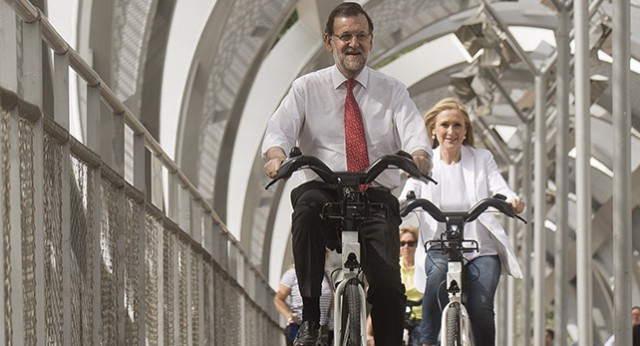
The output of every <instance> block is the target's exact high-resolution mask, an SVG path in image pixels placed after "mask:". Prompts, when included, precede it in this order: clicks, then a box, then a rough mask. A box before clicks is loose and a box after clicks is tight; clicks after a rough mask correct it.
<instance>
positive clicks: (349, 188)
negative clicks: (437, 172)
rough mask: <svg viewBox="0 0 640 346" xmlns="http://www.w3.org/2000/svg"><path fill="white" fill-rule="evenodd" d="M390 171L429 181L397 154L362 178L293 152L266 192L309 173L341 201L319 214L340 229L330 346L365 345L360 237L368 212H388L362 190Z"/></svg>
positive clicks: (382, 160) (373, 166)
mask: <svg viewBox="0 0 640 346" xmlns="http://www.w3.org/2000/svg"><path fill="white" fill-rule="evenodd" d="M389 167H396V168H399V169H402V170H403V171H405V172H407V173H408V174H409V175H411V176H414V177H422V178H424V179H431V178H430V177H428V176H423V175H422V174H420V171H419V170H418V167H416V165H415V164H414V162H413V159H412V157H411V155H410V154H408V153H406V152H402V151H400V152H398V153H396V154H391V155H385V156H383V157H381V158H380V159H378V160H376V161H375V162H374V163H373V164H371V165H370V166H369V168H367V170H366V171H364V172H334V171H332V170H331V169H330V168H329V167H328V166H327V165H325V164H324V163H323V162H322V161H321V160H320V159H318V158H316V157H314V156H305V155H302V153H300V151H299V149H297V148H294V149H292V151H291V153H290V155H289V158H288V159H287V160H285V161H284V162H283V163H282V166H280V169H279V171H278V174H277V175H276V177H275V178H273V180H272V181H271V182H270V183H269V184H268V185H267V186H266V188H269V187H270V186H271V185H273V184H275V182H277V181H279V180H283V179H287V178H289V177H290V176H291V175H292V174H293V173H294V172H295V171H297V170H300V169H311V170H312V171H313V172H314V173H316V174H317V175H318V177H320V179H322V180H323V181H324V182H326V183H328V184H330V185H331V186H335V188H336V191H338V193H339V195H340V196H341V198H340V199H339V200H338V201H337V202H330V203H327V204H325V205H324V206H323V208H322V214H321V217H322V219H330V220H337V221H338V222H339V223H340V234H339V236H340V238H341V246H340V248H339V249H340V252H341V254H342V260H341V264H342V267H341V268H340V270H341V275H342V280H340V281H339V282H337V286H336V288H335V292H334V297H335V299H334V311H335V313H334V344H335V345H342V346H346V345H348V346H361V345H366V344H367V343H366V302H365V291H364V277H363V276H364V275H363V272H362V267H361V260H360V251H361V248H360V242H359V240H358V235H359V232H360V227H359V226H360V223H361V222H363V221H365V220H367V219H369V218H370V217H379V215H374V212H372V210H382V211H384V212H383V214H384V215H382V217H384V218H386V217H387V214H386V213H387V207H386V205H384V204H382V203H374V202H370V201H369V199H368V197H367V192H366V189H361V187H362V186H367V185H369V184H371V183H372V182H373V181H374V180H375V178H376V177H377V176H378V175H379V174H380V173H382V172H383V171H385V170H386V169H387V168H389Z"/></svg>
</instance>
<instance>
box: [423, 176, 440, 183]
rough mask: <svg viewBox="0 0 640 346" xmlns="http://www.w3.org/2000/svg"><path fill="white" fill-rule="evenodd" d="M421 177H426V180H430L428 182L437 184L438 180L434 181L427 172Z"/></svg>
mask: <svg viewBox="0 0 640 346" xmlns="http://www.w3.org/2000/svg"><path fill="white" fill-rule="evenodd" d="M422 178H423V179H427V180H428V181H430V182H432V183H434V184H436V185H438V182H437V181H435V180H434V179H433V178H431V175H429V174H422Z"/></svg>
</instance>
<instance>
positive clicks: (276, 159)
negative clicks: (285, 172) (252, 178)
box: [264, 147, 287, 179]
mask: <svg viewBox="0 0 640 346" xmlns="http://www.w3.org/2000/svg"><path fill="white" fill-rule="evenodd" d="M266 156H267V163H265V164H264V173H265V174H266V175H267V176H268V177H269V178H271V179H273V178H274V177H275V176H276V175H277V174H278V170H280V166H281V165H282V161H284V160H285V159H286V158H287V155H286V154H285V153H284V149H282V148H280V147H271V148H269V149H268V150H267V155H266Z"/></svg>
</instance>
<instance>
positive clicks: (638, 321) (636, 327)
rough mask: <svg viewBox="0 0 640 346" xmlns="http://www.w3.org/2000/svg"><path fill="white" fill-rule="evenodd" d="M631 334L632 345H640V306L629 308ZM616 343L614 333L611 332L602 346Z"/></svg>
mask: <svg viewBox="0 0 640 346" xmlns="http://www.w3.org/2000/svg"><path fill="white" fill-rule="evenodd" d="M631 326H632V330H631V334H632V338H633V339H632V340H633V346H640V335H639V333H640V306H634V307H632V308H631ZM615 345H616V335H615V334H613V335H611V337H609V339H607V341H606V342H605V343H604V346H615Z"/></svg>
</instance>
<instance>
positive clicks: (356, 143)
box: [344, 79, 369, 172]
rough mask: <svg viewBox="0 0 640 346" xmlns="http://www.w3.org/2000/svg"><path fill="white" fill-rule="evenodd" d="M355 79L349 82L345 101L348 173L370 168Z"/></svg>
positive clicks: (345, 139)
mask: <svg viewBox="0 0 640 346" xmlns="http://www.w3.org/2000/svg"><path fill="white" fill-rule="evenodd" d="M356 83H357V82H356V81H355V80H354V79H348V80H347V97H346V99H345V101H344V145H345V148H346V151H347V153H346V154H347V171H349V172H360V171H365V170H366V169H367V168H368V167H369V153H368V151H367V138H366V136H365V134H364V125H363V124H362V115H361V113H360V107H358V102H356V98H355V97H354V96H353V87H354V85H356Z"/></svg>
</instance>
